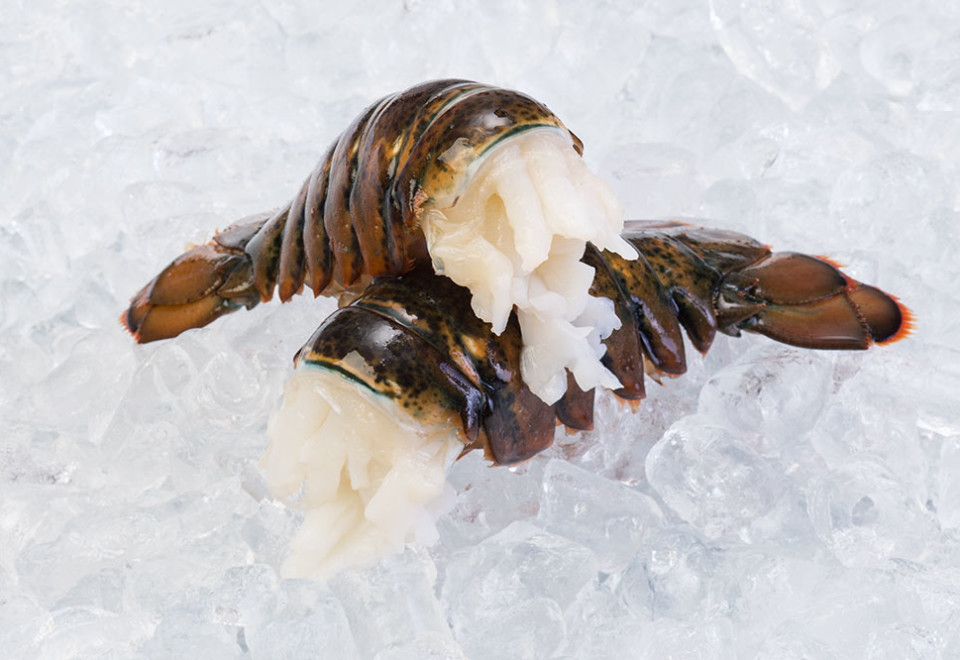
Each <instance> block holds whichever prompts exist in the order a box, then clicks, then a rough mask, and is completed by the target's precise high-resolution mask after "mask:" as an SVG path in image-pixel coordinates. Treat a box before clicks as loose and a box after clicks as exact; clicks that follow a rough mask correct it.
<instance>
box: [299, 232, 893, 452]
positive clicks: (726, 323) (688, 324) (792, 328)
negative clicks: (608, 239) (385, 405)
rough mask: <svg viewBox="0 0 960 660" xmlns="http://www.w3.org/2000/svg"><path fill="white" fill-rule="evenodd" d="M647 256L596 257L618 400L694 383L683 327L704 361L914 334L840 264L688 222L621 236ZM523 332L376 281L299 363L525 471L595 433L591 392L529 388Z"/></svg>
mask: <svg viewBox="0 0 960 660" xmlns="http://www.w3.org/2000/svg"><path fill="white" fill-rule="evenodd" d="M623 236H624V238H625V239H626V240H628V241H629V242H630V243H631V244H632V245H633V246H634V247H636V248H637V250H638V252H639V253H640V257H639V258H638V259H636V260H627V259H623V258H622V257H619V256H618V255H616V254H613V253H611V252H607V251H600V250H597V249H596V248H594V247H593V246H588V249H587V252H586V254H585V255H584V261H585V262H586V263H588V264H589V265H591V266H593V267H594V269H595V271H596V272H595V276H594V281H593V287H592V289H591V293H592V294H593V295H595V296H602V297H606V298H609V299H610V300H612V301H613V302H614V306H615V309H616V312H617V316H618V317H619V318H620V321H621V327H620V328H619V329H617V330H615V331H614V332H613V333H612V334H611V335H610V336H609V337H608V338H607V339H606V340H605V341H604V344H605V346H606V349H607V351H606V354H605V355H604V357H603V363H604V365H605V366H606V367H607V368H608V369H610V370H611V371H612V372H613V373H614V374H615V375H616V376H617V377H618V378H619V379H620V382H621V384H622V387H621V388H620V389H618V390H616V391H615V394H616V395H617V396H619V397H620V398H622V399H626V400H638V399H642V398H643V396H644V393H645V391H644V383H643V381H644V363H647V364H648V365H650V367H651V368H652V369H654V370H655V371H656V372H658V373H663V374H669V375H679V374H682V373H683V372H684V371H685V370H686V356H685V349H684V341H683V336H682V334H681V328H683V329H684V330H685V331H686V334H687V336H688V337H689V339H690V341H691V343H692V344H693V346H694V347H695V348H696V349H697V350H699V351H701V352H704V351H706V350H708V349H709V348H710V346H711V345H712V344H713V341H714V339H715V337H716V333H717V332H718V331H720V332H724V333H726V334H731V335H738V334H739V333H740V331H741V330H747V331H750V332H757V333H761V334H765V335H767V336H770V337H772V338H773V339H776V340H777V341H781V342H784V343H789V344H794V345H798V346H804V347H811V348H844V349H863V348H867V347H868V346H869V345H870V344H871V343H874V342H884V341H888V340H892V339H893V338H895V337H897V336H898V333H899V332H901V330H902V329H903V328H904V327H905V325H906V324H907V323H908V318H907V317H906V316H905V311H904V310H903V309H902V308H901V307H900V306H899V305H898V304H897V302H896V301H895V300H894V299H893V298H891V297H890V296H888V295H886V294H884V293H883V292H882V291H879V290H878V289H875V288H873V287H870V286H867V285H863V284H860V283H859V282H856V281H854V280H852V279H850V278H848V277H846V276H845V275H843V274H842V273H841V272H840V271H839V270H837V269H836V268H835V267H834V266H833V265H832V264H830V263H828V262H826V261H824V260H821V259H817V258H814V257H808V256H806V255H799V254H793V253H777V254H772V253H771V252H770V249H769V248H767V247H766V246H765V245H763V244H761V243H759V242H757V241H755V240H753V239H752V238H749V237H747V236H744V235H742V234H737V233H734V232H725V231H718V230H713V229H706V228H703V227H694V226H690V225H685V224H680V223H662V222H651V223H643V222H632V223H627V228H626V231H625V232H624V234H623ZM520 346H521V342H520V332H519V328H518V326H517V323H516V318H515V317H512V318H511V320H510V323H508V325H507V329H506V331H504V332H503V333H502V334H501V335H499V336H497V335H495V334H493V332H492V331H491V327H490V325H489V324H488V323H485V322H483V321H480V320H479V319H477V318H476V317H475V316H474V315H473V313H472V311H471V310H470V294H469V291H468V290H467V289H464V288H462V287H459V286H457V285H456V284H454V283H453V282H452V281H450V280H449V279H447V278H445V277H442V276H439V275H436V274H434V273H433V271H432V270H431V269H429V268H419V269H417V270H415V271H414V272H411V273H408V274H406V275H404V276H402V277H398V278H392V279H384V280H381V281H375V282H373V283H372V284H371V285H370V286H369V287H368V288H367V289H366V291H364V293H363V294H362V295H361V296H360V297H359V298H358V299H356V300H355V301H353V302H352V303H351V304H350V305H348V306H346V307H344V308H341V309H340V310H338V311H337V312H335V313H334V314H333V315H332V316H331V317H329V318H328V319H327V320H326V321H325V322H324V323H323V324H322V325H321V326H320V328H318V329H317V331H316V332H315V333H314V335H313V336H312V337H311V338H310V340H309V341H308V342H307V344H306V345H305V346H304V347H303V348H302V349H301V351H300V352H299V353H298V355H297V358H296V362H297V363H298V364H299V363H306V364H308V365H314V366H317V367H321V368H327V369H333V370H336V371H339V372H340V373H342V374H343V375H345V376H346V377H348V378H350V379H351V380H354V381H356V382H358V383H360V384H361V385H362V386H364V387H366V388H369V389H370V390H371V391H373V392H376V393H377V394H380V395H384V396H387V397H390V398H392V399H393V400H394V401H395V403H396V404H397V406H399V407H400V408H401V409H402V410H404V411H405V412H406V413H408V414H410V415H411V416H412V417H413V418H414V419H416V420H418V421H420V422H422V423H426V424H432V423H436V422H437V421H439V420H442V419H449V417H450V416H451V415H454V416H459V417H460V420H461V423H462V428H463V437H464V442H465V444H466V445H467V447H468V448H472V447H479V446H482V447H484V448H485V449H486V451H487V454H488V456H489V457H490V458H491V459H493V460H494V461H495V462H497V463H500V464H504V465H509V464H512V463H516V462H519V461H523V460H525V459H527V458H530V457H531V456H533V455H535V454H536V453H538V452H540V451H542V450H543V449H545V448H546V447H548V446H549V445H550V444H551V443H552V442H553V435H554V427H555V425H556V423H557V421H560V422H562V423H563V424H565V425H566V426H568V427H570V428H574V429H586V428H590V427H591V426H592V423H593V400H594V395H593V392H592V391H590V392H583V391H581V390H580V389H579V388H577V387H576V383H575V382H574V381H573V379H572V378H571V379H569V386H568V389H567V393H566V394H565V395H564V397H563V398H562V399H561V400H560V401H559V402H557V403H556V404H553V405H550V404H546V403H544V402H543V401H541V400H540V399H539V398H538V397H536V396H534V395H533V394H532V393H531V392H530V390H529V389H528V388H527V387H526V385H525V384H524V383H523V381H522V379H521V378H520V369H519V359H520V358H519V356H520Z"/></svg>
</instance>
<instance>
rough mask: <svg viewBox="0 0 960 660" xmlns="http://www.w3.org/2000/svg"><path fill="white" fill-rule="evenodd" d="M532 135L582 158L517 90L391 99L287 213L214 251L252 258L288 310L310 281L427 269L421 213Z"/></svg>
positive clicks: (353, 132)
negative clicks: (536, 132)
mask: <svg viewBox="0 0 960 660" xmlns="http://www.w3.org/2000/svg"><path fill="white" fill-rule="evenodd" d="M531 129H551V130H557V131H561V132H563V133H564V134H565V135H568V136H569V138H570V142H571V148H573V149H576V150H577V152H578V153H579V152H582V145H581V143H580V141H579V140H578V139H577V138H576V136H574V135H573V134H572V133H570V132H569V131H568V130H567V129H566V128H565V127H564V126H563V124H562V123H561V122H560V120H559V119H557V117H556V116H555V115H554V114H553V113H552V112H550V110H548V109H547V108H546V107H545V106H544V105H542V104H540V103H539V102H537V101H535V100H534V99H532V98H530V97H528V96H525V95H524V94H520V93H519V92H514V91H510V90H505V89H500V88H497V87H491V86H488V85H482V84H479V83H474V82H469V81H464V80H440V81H435V82H430V83H424V84H422V85H419V86H417V87H413V88H411V89H408V90H406V91H404V92H400V93H397V94H392V95H390V96H387V97H384V98H383V99H381V100H379V101H377V102H376V103H374V104H373V105H371V106H369V107H368V108H367V109H366V110H365V111H364V112H363V113H361V114H360V116H359V117H357V119H356V120H354V122H353V123H352V124H351V125H350V126H349V127H348V128H347V130H346V131H344V132H343V134H342V135H341V136H340V137H339V138H338V139H337V140H336V142H334V144H333V145H332V146H331V147H330V148H329V150H328V151H327V153H326V155H325V156H324V157H323V159H322V160H321V161H320V164H319V165H318V166H317V167H316V168H315V169H314V170H313V172H312V173H311V174H310V176H309V177H308V178H307V179H306V181H304V183H303V185H302V186H301V188H300V190H299V192H298V193H297V195H296V196H295V197H294V198H293V200H292V201H291V202H290V203H289V204H288V205H286V206H285V207H283V208H281V209H280V210H279V211H277V212H276V213H274V214H273V215H271V216H269V217H267V218H263V219H261V220H259V221H256V222H254V223H251V224H248V225H245V226H244V227H243V228H242V231H241V233H240V234H237V233H235V234H234V235H233V236H230V235H217V236H215V237H214V242H216V243H218V244H219V245H221V246H223V247H225V248H229V249H237V248H241V249H243V250H244V251H245V252H246V253H247V254H248V255H249V256H250V258H251V261H252V266H253V273H252V278H253V285H254V287H255V288H256V290H257V292H258V293H259V296H260V299H261V301H264V302H265V301H267V300H269V299H270V298H271V297H272V296H273V291H274V288H275V287H279V292H280V298H281V300H284V301H286V300H288V299H289V298H291V297H292V296H293V295H295V294H296V293H298V292H299V291H300V290H301V289H302V287H303V285H304V284H306V285H307V286H309V287H310V288H311V289H312V290H313V291H314V293H315V294H316V295H320V294H323V293H328V292H337V291H342V290H347V289H350V288H354V289H356V290H360V289H362V288H363V286H364V285H365V284H366V283H367V282H368V281H369V280H370V279H372V278H375V277H380V276H385V275H399V274H402V273H405V272H408V271H410V270H412V269H413V268H414V266H415V265H416V264H418V263H421V262H424V261H428V260H429V258H428V256H427V250H426V245H425V241H424V237H423V233H422V231H421V229H420V225H419V216H420V213H421V211H422V209H423V207H424V206H425V205H428V204H430V202H431V201H432V200H433V199H434V198H436V197H437V196H438V195H441V194H443V195H448V194H450V193H451V192H452V193H454V194H456V193H457V191H458V189H459V188H460V187H462V186H463V185H464V184H465V182H466V179H467V175H468V173H469V172H470V170H471V166H472V165H473V164H474V162H475V161H477V160H478V159H480V158H482V157H483V156H484V154H486V153H487V152H488V150H489V149H491V148H492V147H495V146H496V145H497V144H499V143H501V142H502V141H503V140H505V139H507V138H509V137H511V136H513V135H516V134H518V133H521V132H524V131H528V130H531ZM224 234H227V232H224ZM241 234H242V238H243V239H245V240H244V241H241V240H237V239H238V238H240V237H241Z"/></svg>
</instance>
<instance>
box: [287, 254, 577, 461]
mask: <svg viewBox="0 0 960 660" xmlns="http://www.w3.org/2000/svg"><path fill="white" fill-rule="evenodd" d="M469 300H470V295H469V291H467V290H466V289H465V288H463V287H461V286H458V285H457V284H454V283H453V282H452V281H451V280H449V279H448V278H446V277H442V276H439V275H436V274H434V273H433V271H432V270H431V269H430V268H428V267H421V268H418V269H416V270H414V271H413V272H411V273H408V274H406V275H403V276H401V277H398V278H393V279H384V280H379V281H376V282H374V283H373V284H371V285H370V286H369V287H368V288H367V290H366V291H364V293H363V294H362V295H361V296H360V297H359V298H357V299H356V300H354V301H353V302H352V303H351V304H350V305H348V306H347V307H343V308H341V309H339V310H337V311H336V312H334V313H333V314H332V315H331V316H330V317H329V318H327V320H326V321H324V323H323V325H321V326H320V328H319V329H317V331H316V332H315V333H314V334H313V336H312V337H311V338H310V339H309V341H307V343H306V345H305V346H304V347H303V348H302V349H301V350H300V352H299V353H298V354H297V357H296V358H295V360H294V361H295V363H296V364H297V366H301V365H312V366H316V367H322V368H326V369H330V370H333V371H337V372H339V373H341V374H342V375H344V376H346V377H347V378H349V379H351V380H353V381H355V382H358V383H360V384H362V385H363V386H364V387H366V388H367V389H369V390H370V391H372V392H375V393H377V394H380V395H385V396H387V397H389V398H391V399H393V400H394V402H395V403H396V404H397V405H398V406H399V407H400V408H401V409H402V410H404V411H405V412H406V413H407V414H409V415H410V416H411V417H413V418H414V419H416V421H417V422H418V423H420V424H423V425H436V424H438V423H441V422H443V421H445V420H448V419H450V418H457V419H459V423H460V424H461V426H462V429H463V440H464V444H465V445H466V449H473V448H477V447H481V446H486V447H487V449H488V454H489V455H490V457H491V458H492V459H494V460H495V461H496V462H497V463H500V464H504V465H509V464H512V463H516V462H518V461H522V460H524V459H526V458H529V457H530V456H532V455H533V454H535V453H537V452H539V451H541V450H543V449H545V448H546V447H549V446H550V444H551V443H552V442H553V434H554V428H555V426H556V419H557V416H558V415H559V416H560V419H561V421H563V422H564V423H566V424H567V426H570V427H572V428H578V429H583V428H589V427H590V426H591V425H592V422H593V394H592V393H590V394H587V393H583V392H581V391H580V390H579V389H577V388H572V389H570V390H568V393H567V394H566V395H565V396H564V398H563V399H562V402H563V403H562V406H561V409H560V410H558V409H557V408H555V407H554V406H553V405H550V404H547V403H544V402H543V401H541V400H540V399H539V398H538V397H536V396H535V395H534V394H533V393H532V392H531V391H530V389H529V388H528V387H527V386H526V385H525V384H524V382H523V380H522V379H521V378H520V349H521V341H520V328H519V326H518V324H517V320H516V317H511V319H510V322H509V323H508V324H507V327H506V329H505V331H504V332H502V333H501V334H500V335H495V334H494V333H493V332H492V331H491V328H490V324H488V323H484V322H483V321H481V320H479V319H478V318H477V317H476V316H475V315H474V314H473V312H472V311H471V309H470V304H469Z"/></svg>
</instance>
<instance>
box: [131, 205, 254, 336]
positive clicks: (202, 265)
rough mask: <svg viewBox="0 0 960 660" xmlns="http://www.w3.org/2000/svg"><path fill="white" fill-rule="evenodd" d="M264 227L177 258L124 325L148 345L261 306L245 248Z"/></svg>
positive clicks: (229, 234)
mask: <svg viewBox="0 0 960 660" xmlns="http://www.w3.org/2000/svg"><path fill="white" fill-rule="evenodd" d="M262 224H263V223H262V222H260V223H254V224H252V225H248V226H238V227H234V228H231V229H229V230H227V231H226V232H223V233H221V234H218V235H217V236H216V237H215V238H214V240H213V241H211V242H210V243H208V244H207V245H201V246H198V247H195V248H193V249H192V250H189V251H188V252H186V253H185V254H182V255H181V256H179V257H177V258H176V259H175V260H174V261H173V262H172V263H171V264H170V265H169V266H167V267H166V268H164V269H163V271H161V272H160V274H159V275H157V276H156V277H155V278H154V279H153V280H152V281H151V282H150V283H149V284H147V285H146V286H145V287H143V288H142V289H141V290H140V291H139V292H138V293H137V295H135V296H134V297H133V300H132V301H131V302H130V307H129V309H127V311H126V312H125V313H124V314H123V316H121V317H120V321H121V322H122V323H123V325H124V326H126V328H127V330H129V331H130V334H132V335H133V337H134V338H135V339H136V340H137V341H138V342H140V343H142V344H144V343H147V342H151V341H156V340H158V339H169V338H170V337H176V336H177V335H179V334H180V333H181V332H183V331H184V330H189V329H190V328H199V327H201V326H204V325H207V324H208V323H210V322H211V321H213V320H215V319H217V318H219V317H221V316H223V315H224V314H228V313H230V312H232V311H234V310H236V309H239V308H240V307H246V308H248V309H249V308H250V307H253V306H254V305H256V304H257V303H258V302H260V300H261V294H260V293H259V292H258V290H257V288H256V287H255V285H254V272H253V271H254V269H253V263H252V260H251V258H250V255H249V254H247V253H246V252H245V251H244V250H243V245H245V244H246V242H247V241H249V238H250V236H249V235H252V234H253V233H255V231H256V229H258V228H259V226H260V225H262ZM247 234H249V235H247Z"/></svg>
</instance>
